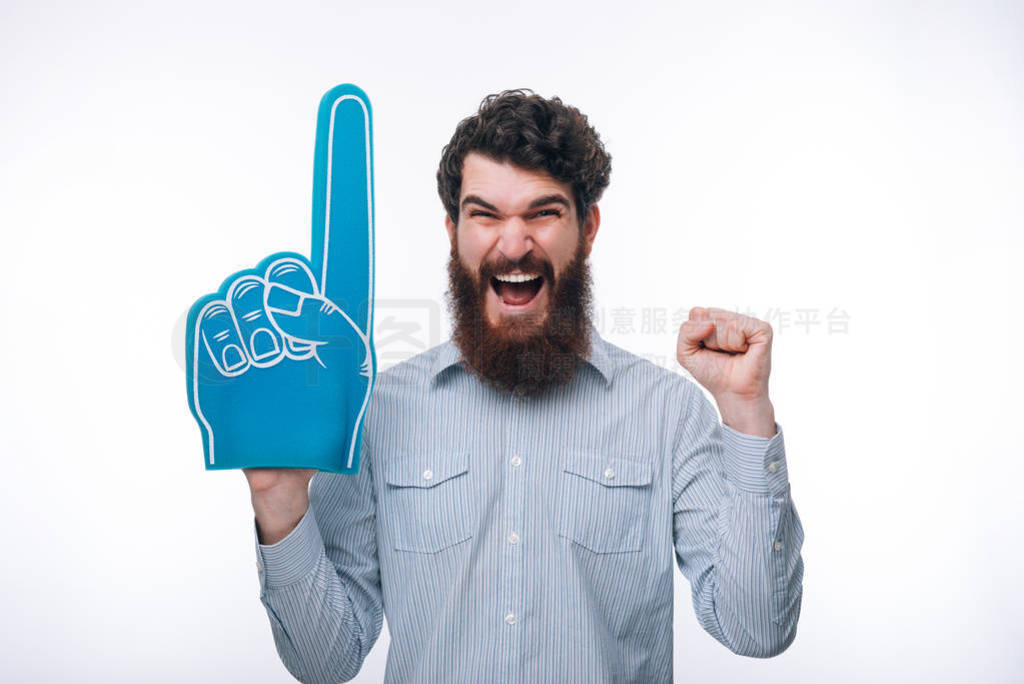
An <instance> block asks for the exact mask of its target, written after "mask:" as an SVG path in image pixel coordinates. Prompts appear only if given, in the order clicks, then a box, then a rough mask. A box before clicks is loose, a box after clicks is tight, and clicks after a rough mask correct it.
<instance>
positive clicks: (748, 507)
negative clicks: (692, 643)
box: [694, 487, 803, 658]
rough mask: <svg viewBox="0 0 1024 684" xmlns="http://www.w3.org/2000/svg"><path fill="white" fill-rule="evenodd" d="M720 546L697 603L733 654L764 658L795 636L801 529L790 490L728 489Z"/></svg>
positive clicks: (721, 513)
mask: <svg viewBox="0 0 1024 684" xmlns="http://www.w3.org/2000/svg"><path fill="white" fill-rule="evenodd" d="M729 489H730V490H731V491H730V493H729V494H726V496H725V499H724V500H723V501H722V503H721V507H720V509H719V517H720V518H719V523H720V525H719V528H720V530H721V533H720V539H719V541H718V545H717V547H716V548H715V552H714V554H713V556H712V567H711V571H710V572H709V573H708V574H707V576H706V577H705V581H704V582H703V584H702V586H701V587H700V591H699V593H695V596H694V602H695V606H694V607H695V609H696V610H697V613H698V618H699V620H700V622H701V624H702V626H704V628H705V629H706V630H707V631H708V632H709V633H710V634H712V635H713V636H714V637H715V638H716V639H718V640H719V641H721V642H722V643H723V644H725V645H726V646H727V647H729V649H730V650H732V651H733V652H735V653H738V654H741V655H746V656H751V657H759V658H767V657H771V656H775V655H778V654H779V653H781V652H782V651H784V650H785V649H786V648H787V647H788V646H789V644H790V643H791V642H792V640H793V638H794V637H795V636H796V627H797V622H798V620H799V615H800V605H801V599H802V576H803V561H802V558H801V555H800V548H801V545H802V543H803V529H802V527H801V525H800V521H799V517H798V515H797V513H796V509H795V507H794V506H793V502H792V499H791V498H790V496H789V494H788V491H787V492H786V493H784V494H772V493H751V492H744V491H738V490H735V489H734V488H731V487H730V488H729Z"/></svg>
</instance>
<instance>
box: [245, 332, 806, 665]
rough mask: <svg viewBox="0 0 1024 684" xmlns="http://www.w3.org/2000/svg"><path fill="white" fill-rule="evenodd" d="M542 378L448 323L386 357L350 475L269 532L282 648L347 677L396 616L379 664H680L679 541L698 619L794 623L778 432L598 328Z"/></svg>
mask: <svg viewBox="0 0 1024 684" xmlns="http://www.w3.org/2000/svg"><path fill="white" fill-rule="evenodd" d="M591 337H592V345H591V352H590V355H589V357H588V359H587V363H585V364H583V365H581V366H580V368H579V369H578V371H577V373H576V376H575V377H574V378H573V380H572V381H571V382H570V383H569V384H567V385H564V386H562V387H559V388H556V389H554V390H553V391H549V392H547V393H545V394H542V395H541V396H536V397H517V396H514V395H503V394H500V393H498V392H496V391H495V390H493V389H491V388H489V387H488V386H486V385H484V384H483V383H481V382H480V381H478V380H477V379H476V378H475V377H474V376H473V375H472V374H470V373H469V372H467V371H466V370H465V368H463V367H462V365H461V363H460V355H459V351H458V348H457V347H456V346H455V345H454V344H453V343H452V342H451V341H448V342H446V343H444V344H442V345H439V346H437V347H434V348H433V349H430V350H428V351H426V352H424V353H422V354H419V355H418V356H415V357H413V358H412V359H409V360H408V361H406V362H404V363H401V364H399V365H398V366H395V367H393V368H391V369H389V370H387V371H384V372H382V373H381V374H380V375H379V376H378V378H377V381H376V385H375V387H374V393H373V399H372V401H371V404H370V408H369V409H368V412H367V415H366V422H365V424H364V432H363V435H364V436H363V452H362V467H361V469H360V472H359V474H358V475H355V476H348V475H332V474H326V473H318V474H317V475H316V476H315V477H314V478H313V482H312V485H311V488H310V509H309V511H308V512H307V513H306V515H305V517H304V518H303V519H302V521H301V522H300V523H299V525H298V526H297V527H296V528H295V529H294V530H293V531H292V533H291V534H290V535H289V536H288V537H286V538H285V539H283V540H282V541H280V542H278V543H277V544H274V545H270V546H264V545H259V544H257V553H258V555H259V562H258V564H257V565H258V567H259V568H260V571H259V576H260V587H261V600H262V601H263V605H264V606H265V607H266V609H267V613H268V615H269V617H270V624H271V628H272V631H273V635H274V640H275V643H276V645H277V649H278V653H279V654H280V656H281V659H282V661H283V662H284V664H285V666H286V667H287V668H288V670H289V671H290V672H291V673H292V674H293V675H295V676H296V677H297V678H298V679H300V680H302V681H308V682H336V681H345V680H348V679H351V678H352V677H354V676H355V675H356V673H357V672H358V671H359V668H360V666H361V664H362V662H363V659H364V658H365V657H366V655H367V653H369V651H370V648H371V647H372V646H373V644H374V642H375V641H376V639H377V636H378V634H379V633H380V629H381V620H382V617H383V615H384V614H386V615H387V618H388V627H389V629H390V633H391V648H390V651H389V652H388V658H387V669H386V673H385V681H386V682H588V683H589V682H670V681H671V680H672V606H673V599H672V594H673V582H672V580H673V572H674V571H673V567H672V566H673V558H674V561H675V563H676V564H678V566H679V568H680V570H681V571H682V573H683V575H684V576H685V577H686V578H687V579H688V580H689V582H690V585H691V588H692V595H693V606H694V610H695V612H696V615H697V619H698V620H699V621H700V624H701V625H702V626H703V627H704V629H706V630H707V631H708V632H709V633H710V634H711V635H712V636H713V637H715V638H716V639H718V640H719V641H720V642H722V643H723V644H725V645H726V646H727V647H728V648H730V649H731V650H732V651H734V652H736V653H739V654H742V655H747V656H754V657H768V656H772V655H776V654H778V653H780V652H781V651H783V650H784V649H785V648H786V647H787V646H788V645H789V644H790V642H791V641H792V640H793V638H794V636H795V635H796V625H797V620H798V618H799V615H800V602H801V594H802V576H803V561H802V559H801V556H800V547H801V544H802V542H803V529H802V527H801V525H800V519H799V517H798V516H797V513H796V509H795V508H794V506H793V502H792V499H791V498H790V487H789V482H788V478H787V473H786V459H785V454H784V449H783V437H782V431H781V429H780V428H778V425H776V429H777V430H778V432H777V434H776V435H775V436H774V437H772V438H770V439H769V438H761V437H753V436H749V435H744V434H741V433H739V432H736V431H734V430H732V429H731V428H728V427H725V426H723V425H722V424H721V423H719V421H718V416H717V414H716V411H715V409H714V407H713V406H712V405H711V403H710V402H709V401H708V400H707V399H706V398H705V396H704V394H703V393H702V392H701V390H700V389H699V388H698V387H697V385H695V384H694V383H693V382H692V381H690V380H688V379H686V378H684V377H682V376H680V375H676V374H674V373H672V372H670V371H668V370H665V369H662V368H659V367H658V366H656V365H654V364H652V363H650V362H648V361H646V360H644V359H641V358H640V357H638V356H635V355H633V354H631V353H629V352H627V351H625V350H623V349H620V348H619V347H616V346H615V345H613V344H611V343H609V342H607V341H605V340H603V339H601V337H600V335H599V334H598V333H597V331H596V329H592V330H591Z"/></svg>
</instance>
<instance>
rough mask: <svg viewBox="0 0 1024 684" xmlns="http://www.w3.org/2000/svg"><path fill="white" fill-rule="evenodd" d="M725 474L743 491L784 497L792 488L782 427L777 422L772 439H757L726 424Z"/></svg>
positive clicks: (724, 442)
mask: <svg viewBox="0 0 1024 684" xmlns="http://www.w3.org/2000/svg"><path fill="white" fill-rule="evenodd" d="M722 442H723V444H724V446H725V474H726V477H727V478H728V479H729V481H730V482H732V484H733V485H734V486H735V487H736V488H737V489H739V490H742V491H745V492H750V493H753V494H766V493H767V494H772V495H774V496H779V495H782V494H784V493H785V492H786V490H787V488H788V487H789V475H788V473H787V470H786V448H785V445H784V444H783V437H782V427H781V426H780V425H779V424H778V423H775V434H774V435H773V436H771V437H755V436H754V435H748V434H745V433H742V432H737V431H736V430H733V429H732V428H731V427H729V426H728V425H725V424H723V425H722Z"/></svg>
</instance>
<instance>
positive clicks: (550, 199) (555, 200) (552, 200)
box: [462, 194, 572, 212]
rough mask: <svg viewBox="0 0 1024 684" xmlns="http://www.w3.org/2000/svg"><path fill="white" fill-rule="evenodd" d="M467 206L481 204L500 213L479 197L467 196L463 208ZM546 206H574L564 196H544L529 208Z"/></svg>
mask: <svg viewBox="0 0 1024 684" xmlns="http://www.w3.org/2000/svg"><path fill="white" fill-rule="evenodd" d="M467 204H479V205H480V206H481V207H483V208H484V209H488V210H490V211H494V212H497V211H498V208H497V207H496V206H494V205H493V204H491V203H490V202H487V201H486V200H484V199H483V198H482V197H479V196H478V195H466V197H465V198H464V199H463V200H462V208H463V209H465V208H466V205H467ZM545 204H561V205H563V206H565V208H566V209H570V208H572V205H571V204H569V200H568V199H566V198H565V196H564V195H559V194H555V195H544V196H543V197H538V198H537V199H535V200H533V201H532V202H530V207H529V208H530V209H536V208H537V207H543V206H544V205H545Z"/></svg>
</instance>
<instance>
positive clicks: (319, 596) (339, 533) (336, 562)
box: [256, 439, 383, 682]
mask: <svg viewBox="0 0 1024 684" xmlns="http://www.w3.org/2000/svg"><path fill="white" fill-rule="evenodd" d="M363 445H364V448H363V449H364V451H363V458H362V461H361V464H362V465H361V467H360V469H359V473H358V474H356V475H336V474H331V473H322V472H321V473H317V474H316V475H315V476H314V477H313V481H312V484H311V486H310V503H309V510H308V511H307V512H306V515H305V516H304V517H303V518H302V520H301V521H300V522H299V524H298V525H297V526H296V527H295V529H294V530H292V531H291V533H290V534H289V535H288V536H287V537H285V538H284V539H282V540H281V541H279V542H278V543H276V544H272V545H263V544H260V543H259V540H258V538H257V541H256V553H257V562H256V566H257V569H258V571H259V579H260V601H261V602H262V603H263V606H264V607H265V608H266V610H267V616H268V617H269V619H270V628H271V631H272V632H273V635H274V643H275V645H276V646H277V652H278V655H279V656H280V657H281V661H282V662H283V663H284V665H285V667H286V668H287V669H288V671H289V672H291V673H292V675H293V676H295V677H296V678H297V679H299V680H300V681H303V682H338V681H348V680H350V679H352V678H353V677H355V676H356V674H357V673H358V672H359V669H360V667H362V664H363V660H364V659H365V658H366V655H367V654H368V653H369V652H370V649H371V648H372V647H373V644H374V643H375V642H376V641H377V637H378V636H379V635H380V630H381V624H382V620H383V610H382V597H381V584H380V564H379V561H378V556H377V537H376V512H375V511H376V504H375V500H374V494H373V479H372V475H371V472H370V459H369V458H368V455H367V454H366V446H365V445H366V440H365V439H364V440H363Z"/></svg>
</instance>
